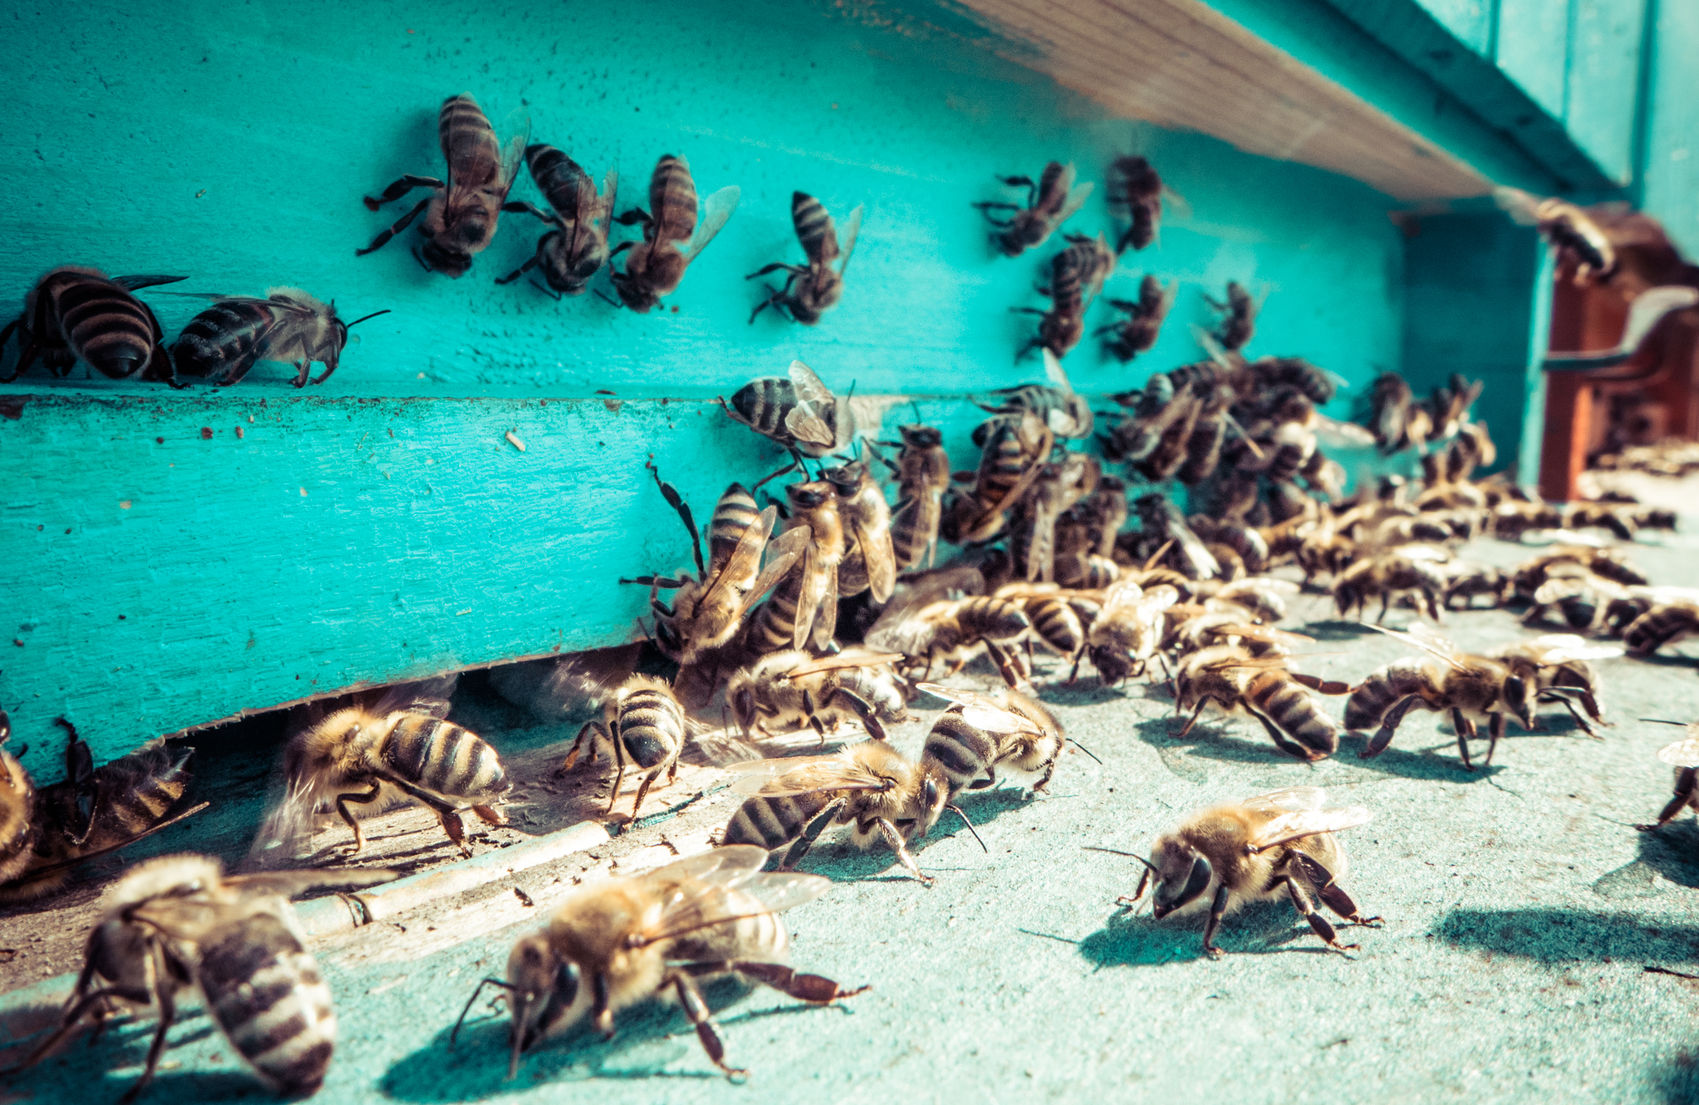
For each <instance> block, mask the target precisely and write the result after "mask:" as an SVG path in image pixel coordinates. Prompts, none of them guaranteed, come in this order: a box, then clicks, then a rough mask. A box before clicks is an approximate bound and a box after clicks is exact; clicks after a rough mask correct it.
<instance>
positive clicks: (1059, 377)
mask: <svg viewBox="0 0 1699 1105" xmlns="http://www.w3.org/2000/svg"><path fill="white" fill-rule="evenodd" d="M1043 358H1044V374H1045V377H1046V379H1047V380H1048V381H1049V382H1048V383H1046V384H1022V385H1021V386H1020V387H1012V388H1002V389H1000V390H998V391H997V392H995V393H994V394H996V395H998V396H1000V397H1001V398H1000V401H999V403H998V404H997V405H996V406H985V405H984V404H982V406H984V409H986V410H988V411H991V412H992V413H994V414H999V415H1019V414H1020V413H1021V412H1022V411H1028V410H1030V411H1032V412H1033V413H1034V414H1036V415H1038V417H1039V418H1041V419H1043V420H1044V424H1045V425H1046V426H1048V427H1049V428H1050V432H1051V433H1053V434H1055V435H1056V436H1057V437H1059V438H1084V437H1090V436H1091V427H1092V422H1093V415H1092V413H1091V403H1090V401H1089V400H1087V399H1086V398H1085V396H1083V395H1080V394H1079V393H1078V392H1076V391H1074V388H1073V385H1072V384H1070V383H1069V382H1068V374H1067V372H1065V371H1064V370H1063V368H1062V362H1061V361H1058V360H1057V359H1056V355H1055V354H1054V353H1052V352H1051V351H1050V350H1048V349H1045V350H1043Z"/></svg>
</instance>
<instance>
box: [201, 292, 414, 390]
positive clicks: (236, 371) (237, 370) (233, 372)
mask: <svg viewBox="0 0 1699 1105" xmlns="http://www.w3.org/2000/svg"><path fill="white" fill-rule="evenodd" d="M210 298H213V299H216V300H217V302H216V303H214V304H213V305H212V306H211V307H208V308H207V309H206V310H204V311H202V312H201V313H200V314H198V315H196V316H195V317H194V318H193V319H190V320H189V324H188V325H187V326H185V327H183V332H182V333H181V334H179V335H178V336H177V341H176V342H175V343H174V344H173V345H172V347H171V355H172V357H173V358H174V359H175V360H176V362H177V371H178V372H181V373H182V374H183V375H185V376H198V377H210V376H213V375H214V374H215V373H216V374H217V379H215V380H214V381H213V383H215V384H217V385H218V386H219V387H228V386H230V385H231V384H234V383H238V382H240V381H241V379H242V378H243V377H244V376H246V375H247V374H248V371H249V370H250V369H252V368H253V367H254V365H256V364H258V363H259V362H260V361H287V362H289V363H290V364H293V365H294V366H295V371H296V376H295V386H296V387H298V388H304V387H306V386H307V384H308V383H309V382H310V383H314V384H322V383H324V382H325V381H326V380H328V379H330V377H331V373H333V372H335V371H336V367H337V364H338V362H339V361H340V359H341V356H342V349H343V347H344V346H346V345H347V344H348V331H349V330H350V329H351V328H352V327H355V326H358V325H359V324H360V323H362V322H365V321H366V320H367V319H372V318H377V317H378V316H379V315H387V314H389V311H388V310H387V309H385V310H382V311H373V312H372V313H371V314H369V315H361V316H360V317H359V318H357V319H355V320H354V321H353V322H343V321H342V320H341V319H339V318H337V317H336V304H334V303H325V302H322V301H320V300H318V299H315V298H314V297H312V296H310V295H308V294H307V293H306V292H304V291H302V290H301V289H299V288H267V289H266V293H265V298H264V299H259V298H255V297H253V296H212V297H210ZM314 361H318V362H319V363H321V364H323V365H324V372H322V373H320V374H319V376H318V377H317V378H316V379H312V380H309V377H310V376H311V375H312V368H313V362H314Z"/></svg>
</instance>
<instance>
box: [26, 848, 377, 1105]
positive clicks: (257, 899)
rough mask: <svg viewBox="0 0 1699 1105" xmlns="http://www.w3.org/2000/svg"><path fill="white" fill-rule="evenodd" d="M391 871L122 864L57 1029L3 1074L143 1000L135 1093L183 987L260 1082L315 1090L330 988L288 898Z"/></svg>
mask: <svg viewBox="0 0 1699 1105" xmlns="http://www.w3.org/2000/svg"><path fill="white" fill-rule="evenodd" d="M393 878H395V872H393V871H276V872H268V873H264V874H250V875H226V874H225V873H224V868H223V865H222V864H220V863H219V861H218V860H216V859H212V858H211V857H209V856H200V855H193V854H188V853H184V854H180V855H171V856H161V857H159V858H158V859H151V860H148V861H147V862H145V863H142V864H138V865H137V866H135V867H133V868H131V869H130V870H129V871H128V872H127V873H126V874H125V875H124V877H123V878H121V879H119V880H118V882H117V883H116V884H115V885H114V886H113V887H112V889H111V891H110V892H109V893H108V894H107V895H106V898H105V900H104V902H103V907H104V913H103V915H102V917H101V920H100V921H99V922H98V923H97V924H96V925H95V926H94V929H93V930H92V931H90V933H89V936H88V942H87V944H86V950H85V954H84V961H83V968H82V972H81V973H80V974H79V975H78V976H77V983H76V987H75V989H73V990H72V991H71V997H70V1000H69V1001H67V1002H66V1008H65V1014H64V1017H63V1018H62V1019H61V1021H60V1024H59V1027H58V1029H57V1030H55V1031H54V1032H53V1034H52V1035H51V1036H50V1037H48V1039H47V1040H46V1041H45V1042H44V1043H43V1044H42V1045H41V1046H40V1047H38V1048H36V1050H35V1051H34V1053H32V1054H31V1055H30V1056H29V1057H28V1058H27V1059H25V1060H24V1062H23V1063H21V1064H20V1065H19V1066H17V1067H14V1068H12V1069H11V1070H9V1071H4V1072H0V1073H5V1074H12V1073H16V1072H17V1071H19V1070H23V1069H26V1068H28V1067H32V1066H34V1065H35V1064H37V1063H39V1062H41V1061H42V1060H43V1059H45V1058H46V1057H47V1056H48V1055H49V1054H51V1053H52V1052H53V1050H54V1049H55V1048H57V1047H58V1046H59V1045H60V1044H61V1043H63V1042H64V1040H65V1039H66V1037H68V1036H69V1035H70V1034H71V1033H72V1032H74V1031H75V1030H76V1028H77V1027H78V1026H79V1025H80V1024H81V1023H82V1022H83V1021H84V1020H86V1019H88V1018H89V1017H90V1016H91V1015H93V1016H94V1017H96V1018H97V1029H98V1025H99V1019H103V1018H104V1017H105V1016H107V1015H109V1014H110V1013H111V1012H112V1011H113V1010H114V1007H115V1006H120V1005H139V1006H151V1007H152V1008H153V1009H154V1011H155V1014H156V1016H157V1018H158V1021H159V1024H158V1027H157V1028H156V1029H155V1030H154V1036H153V1045H152V1046H151V1047H150V1048H149V1049H148V1056H147V1066H146V1067H145V1068H144V1069H143V1071H142V1076H141V1078H139V1079H137V1080H136V1083H135V1085H134V1086H132V1087H131V1088H130V1090H129V1091H128V1092H127V1093H126V1094H125V1095H124V1098H123V1100H125V1101H130V1100H134V1099H135V1098H136V1097H137V1096H138V1095H139V1094H140V1093H141V1092H142V1091H143V1090H144V1089H146V1088H147V1086H148V1084H149V1083H150V1082H152V1081H153V1076H154V1072H155V1071H156V1070H157V1069H158V1067H159V1058H160V1055H161V1054H162V1053H163V1052H164V1050H165V1041H166V1033H167V1032H169V1031H170V1028H171V1025H172V1022H173V1021H174V1020H175V1019H176V1011H177V1002H178V1001H179V1000H180V995H181V994H182V992H183V991H185V990H190V989H195V990H199V991H200V993H201V996H202V997H203V999H204V1000H205V1003H206V1007H207V1012H208V1014H210V1015H211V1017H212V1019H213V1022H214V1023H215V1024H217V1025H218V1028H219V1031H221V1032H222V1033H224V1037H225V1039H227V1040H229V1041H230V1045H231V1046H232V1047H234V1048H235V1049H236V1052H237V1054H239V1055H240V1056H241V1057H242V1059H243V1061H245V1062H246V1063H247V1064H248V1065H249V1066H251V1067H252V1068H253V1070H254V1073H255V1074H256V1075H258V1076H259V1079H260V1081H261V1082H263V1083H265V1085H266V1087H267V1088H268V1089H271V1090H273V1091H275V1092H277V1093H280V1094H285V1095H288V1096H290V1097H297V1096H298V1097H305V1096H307V1095H309V1094H312V1093H315V1092H317V1090H318V1088H319V1086H320V1085H321V1084H323V1082H324V1078H325V1074H326V1073H327V1072H328V1071H329V1069H330V1059H331V1054H332V1051H333V1050H334V1048H335V1046H336V1014H335V1011H334V1010H333V1009H332V1008H331V1000H330V988H329V987H327V986H326V985H325V982H324V978H323V977H322V976H321V975H320V973H319V968H318V964H316V963H315V962H313V957H312V956H311V955H310V954H308V952H307V949H306V937H305V935H304V934H303V933H302V931H301V928H300V924H299V922H298V921H297V920H296V919H295V912H294V910H293V909H291V908H290V906H289V899H290V898H292V897H296V896H298V895H300V894H303V893H305V892H307V891H308V890H314V889H319V888H329V887H338V888H346V889H353V888H359V887H366V886H373V885H376V884H377V883H382V882H388V881H389V880H391V879H393Z"/></svg>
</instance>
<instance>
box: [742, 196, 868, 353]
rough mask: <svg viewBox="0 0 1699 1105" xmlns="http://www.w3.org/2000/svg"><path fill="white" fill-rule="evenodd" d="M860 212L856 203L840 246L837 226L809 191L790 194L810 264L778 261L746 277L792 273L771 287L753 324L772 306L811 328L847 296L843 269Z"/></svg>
mask: <svg viewBox="0 0 1699 1105" xmlns="http://www.w3.org/2000/svg"><path fill="white" fill-rule="evenodd" d="M861 211H862V209H861V208H859V207H857V208H856V209H855V210H854V211H851V212H850V217H849V222H847V223H845V224H844V236H843V244H842V248H841V249H840V247H839V241H838V234H837V230H836V228H835V227H834V226H833V225H832V216H830V215H828V214H827V213H826V208H825V207H823V206H822V205H821V203H820V201H819V200H817V199H815V198H814V197H813V196H811V195H809V194H808V193H806V192H792V193H791V223H792V225H794V226H795V227H796V237H797V240H798V241H799V242H801V243H802V252H803V254H804V255H805V256H806V257H807V258H808V263H807V264H806V265H787V264H785V263H784V262H782V261H776V262H774V263H773V264H771V265H767V266H766V267H764V268H760V269H757V270H755V271H754V272H752V273H750V274H749V275H748V276H747V277H745V279H747V280H754V279H755V278H756V277H757V276H766V275H767V274H768V273H770V272H777V271H778V270H780V269H783V270H784V271H785V272H787V273H789V274H790V275H789V277H788V278H787V279H786V280H785V283H784V286H783V287H779V288H773V287H769V288H768V291H769V292H771V293H772V294H770V295H769V296H768V297H767V298H766V299H764V300H762V301H761V303H760V304H759V305H758V306H757V307H756V308H755V310H754V312H753V313H752V314H750V316H749V321H750V322H754V321H755V317H756V315H759V314H760V313H761V312H762V311H764V310H765V309H767V308H768V307H771V308H773V309H774V310H776V311H779V312H780V313H782V314H787V315H789V316H790V317H791V318H792V319H793V320H795V321H797V322H800V323H803V324H805V325H808V326H813V325H814V324H815V323H816V322H819V321H820V316H821V315H823V314H825V313H826V312H827V311H828V310H830V309H831V308H833V307H836V306H837V305H838V300H840V299H842V298H843V294H844V270H845V269H846V268H848V267H849V261H850V254H852V253H854V252H855V239H856V235H857V234H858V233H860V231H861Z"/></svg>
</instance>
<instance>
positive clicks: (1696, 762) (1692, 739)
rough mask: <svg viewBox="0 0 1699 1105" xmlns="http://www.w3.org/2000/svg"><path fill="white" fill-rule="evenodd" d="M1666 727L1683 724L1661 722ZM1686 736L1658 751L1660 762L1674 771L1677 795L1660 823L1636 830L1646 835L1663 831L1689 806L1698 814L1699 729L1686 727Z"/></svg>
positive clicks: (1658, 821)
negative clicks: (1662, 829)
mask: <svg viewBox="0 0 1699 1105" xmlns="http://www.w3.org/2000/svg"><path fill="white" fill-rule="evenodd" d="M1641 720H1643V721H1652V722H1659V721H1660V719H1658V718H1643V719H1641ZM1661 724H1666V725H1680V724H1681V722H1661ZM1686 729H1687V736H1686V737H1685V738H1683V739H1681V740H1678V741H1676V742H1675V743H1674V744H1668V745H1665V746H1664V747H1663V748H1661V749H1659V750H1658V759H1660V760H1662V761H1663V762H1664V763H1666V764H1669V765H1670V766H1671V767H1673V768H1675V795H1674V797H1672V798H1671V799H1670V800H1669V802H1668V803H1666V804H1665V805H1664V808H1663V809H1661V810H1659V811H1658V819H1657V820H1656V821H1652V822H1648V823H1647V824H1644V825H1636V826H1634V827H1635V828H1636V829H1639V830H1640V831H1641V832H1643V833H1649V832H1652V831H1653V830H1654V829H1661V828H1663V827H1664V826H1665V825H1668V824H1669V823H1670V822H1671V821H1673V820H1675V816H1676V814H1678V813H1680V812H1681V811H1682V810H1684V809H1687V808H1688V807H1689V806H1691V807H1693V808H1694V809H1695V810H1699V725H1694V724H1691V723H1689V724H1688V725H1687V726H1686Z"/></svg>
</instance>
